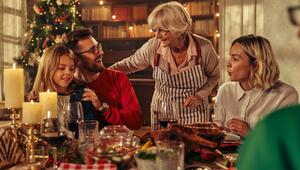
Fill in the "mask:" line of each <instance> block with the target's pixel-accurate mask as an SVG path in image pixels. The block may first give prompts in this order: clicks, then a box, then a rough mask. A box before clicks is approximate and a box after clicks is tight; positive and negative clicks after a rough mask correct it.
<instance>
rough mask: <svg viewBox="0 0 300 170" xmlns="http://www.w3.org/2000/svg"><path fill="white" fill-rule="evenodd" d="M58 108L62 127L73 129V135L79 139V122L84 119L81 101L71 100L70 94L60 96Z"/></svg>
mask: <svg viewBox="0 0 300 170" xmlns="http://www.w3.org/2000/svg"><path fill="white" fill-rule="evenodd" d="M58 108H59V110H60V111H59V112H60V113H59V117H60V122H61V124H62V125H61V128H62V129H64V130H68V131H71V133H72V137H73V138H75V139H78V137H79V134H78V124H79V123H80V122H82V121H83V120H84V118H83V108H82V105H81V103H80V102H70V97H69V96H60V99H59V104H58Z"/></svg>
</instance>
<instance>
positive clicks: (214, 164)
mask: <svg viewBox="0 0 300 170" xmlns="http://www.w3.org/2000/svg"><path fill="white" fill-rule="evenodd" d="M10 124H11V122H10V121H7V120H6V121H0V138H1V137H2V136H3V133H4V132H5V130H7V129H9V128H10ZM148 132H151V129H150V127H149V126H142V127H141V128H139V129H138V130H135V131H134V135H135V136H138V137H140V136H143V135H145V134H146V133H148ZM0 156H1V155H0ZM237 156H238V154H237V153H235V152H233V153H226V154H222V156H220V157H218V158H217V159H215V160H214V161H210V162H205V161H188V160H185V162H189V163H185V169H186V170H193V169H197V168H198V169H201V168H202V169H205V168H206V169H205V170H210V169H211V170H221V169H228V167H227V166H226V163H225V161H227V160H225V159H231V161H233V162H234V160H236V159H237ZM185 159H187V158H185ZM0 167H1V163H0ZM24 167H27V168H28V166H26V165H24V164H18V165H15V166H13V167H11V168H10V169H11V170H16V169H24ZM0 169H1V168H0ZM128 169H131V170H138V167H137V165H136V163H134V159H133V163H131V166H130V167H129V168H128Z"/></svg>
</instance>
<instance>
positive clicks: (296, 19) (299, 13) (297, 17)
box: [288, 5, 300, 26]
mask: <svg viewBox="0 0 300 170" xmlns="http://www.w3.org/2000/svg"><path fill="white" fill-rule="evenodd" d="M288 13H289V18H290V21H291V23H292V24H293V25H296V26H298V25H300V5H298V6H290V7H288Z"/></svg>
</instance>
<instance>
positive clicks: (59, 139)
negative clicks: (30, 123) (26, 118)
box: [40, 111, 67, 147]
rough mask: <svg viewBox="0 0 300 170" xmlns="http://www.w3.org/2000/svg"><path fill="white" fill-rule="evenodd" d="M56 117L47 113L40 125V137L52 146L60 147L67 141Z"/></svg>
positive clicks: (49, 112)
mask: <svg viewBox="0 0 300 170" xmlns="http://www.w3.org/2000/svg"><path fill="white" fill-rule="evenodd" d="M59 127H60V124H59V121H58V118H57V116H56V115H55V116H54V115H53V114H52V113H51V111H48V113H47V115H46V116H45V117H44V118H43V121H42V124H41V129H40V131H41V137H42V139H43V140H44V141H46V142H47V143H48V144H50V145H52V146H56V147H58V146H60V145H62V143H63V142H64V141H65V140H66V139H67V136H66V134H65V133H64V132H63V131H61V130H60V128H59Z"/></svg>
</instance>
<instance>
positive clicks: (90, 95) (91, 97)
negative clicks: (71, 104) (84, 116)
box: [81, 88, 102, 109]
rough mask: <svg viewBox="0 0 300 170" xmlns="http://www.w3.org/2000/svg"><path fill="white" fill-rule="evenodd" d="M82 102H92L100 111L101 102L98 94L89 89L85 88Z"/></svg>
mask: <svg viewBox="0 0 300 170" xmlns="http://www.w3.org/2000/svg"><path fill="white" fill-rule="evenodd" d="M81 100H82V101H91V102H92V104H93V106H94V107H95V108H96V109H98V108H100V106H101V104H102V103H101V101H100V100H99V99H98V96H97V95H96V93H95V92H94V91H93V90H91V89H88V88H84V93H83V95H82V99H81Z"/></svg>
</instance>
